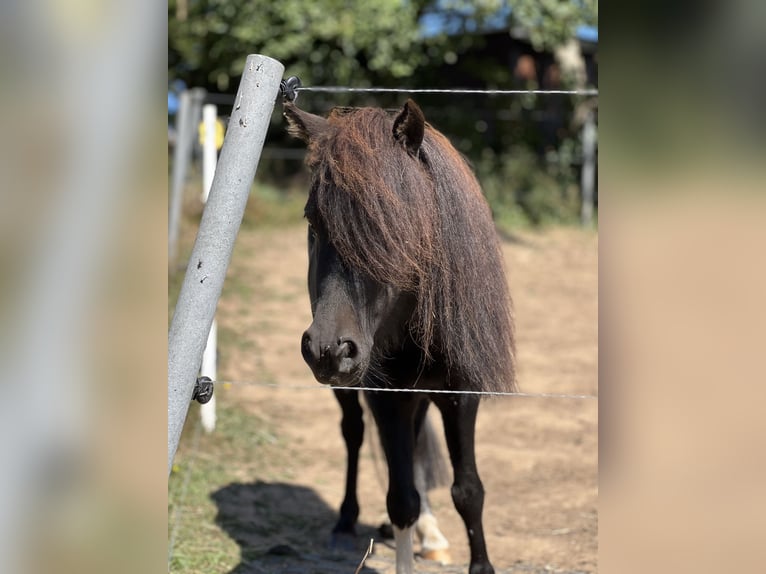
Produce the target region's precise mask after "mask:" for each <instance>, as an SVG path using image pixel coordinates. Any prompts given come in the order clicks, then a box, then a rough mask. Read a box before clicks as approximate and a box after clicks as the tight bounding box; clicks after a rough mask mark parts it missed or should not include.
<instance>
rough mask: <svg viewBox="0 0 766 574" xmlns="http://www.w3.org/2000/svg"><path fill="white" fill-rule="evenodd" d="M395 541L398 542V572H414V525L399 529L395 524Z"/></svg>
mask: <svg viewBox="0 0 766 574" xmlns="http://www.w3.org/2000/svg"><path fill="white" fill-rule="evenodd" d="M394 541H395V542H396V574H414V572H415V560H414V557H413V555H414V554H413V553H414V551H413V548H412V527H411V526H410V527H408V528H405V529H403V530H399V529H398V528H397V527H396V526H394Z"/></svg>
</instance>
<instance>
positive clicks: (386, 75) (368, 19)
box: [168, 0, 423, 91]
mask: <svg viewBox="0 0 766 574" xmlns="http://www.w3.org/2000/svg"><path fill="white" fill-rule="evenodd" d="M178 1H179V0H169V2H168V60H169V62H168V63H169V67H170V72H171V77H173V76H174V75H176V76H180V77H182V78H183V79H185V80H186V81H187V83H189V84H190V85H199V86H202V87H209V88H215V89H217V90H219V91H231V90H233V89H234V88H235V87H236V86H235V85H236V78H237V77H238V76H239V75H240V74H241V73H242V69H243V67H244V64H245V58H246V56H247V54H252V53H261V54H268V55H269V56H271V57H273V58H275V59H277V60H279V61H280V62H282V63H283V64H284V65H285V69H286V70H287V71H288V72H289V74H290V75H297V76H299V77H300V78H301V79H302V80H303V82H304V83H305V84H306V85H349V84H351V83H353V84H355V85H364V84H371V83H373V82H387V81H391V80H395V79H397V78H402V77H407V76H410V75H411V74H413V72H414V71H415V70H416V69H417V67H418V65H419V64H421V63H422V59H423V57H422V53H421V52H420V51H419V50H418V49H417V41H418V28H417V13H416V10H417V4H416V3H413V2H402V1H401V0H356V1H355V2H353V3H351V5H350V4H349V2H347V1H346V0H312V1H305V0H280V1H279V2H272V1H271V0H196V1H195V0H186V2H187V3H188V15H187V16H186V18H185V19H184V20H179V19H178V18H176V13H177V8H178Z"/></svg>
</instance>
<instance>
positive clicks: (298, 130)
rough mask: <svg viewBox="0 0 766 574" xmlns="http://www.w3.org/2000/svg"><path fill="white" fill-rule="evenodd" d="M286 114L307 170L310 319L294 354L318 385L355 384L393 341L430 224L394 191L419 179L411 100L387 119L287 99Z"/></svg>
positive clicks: (420, 130) (408, 309)
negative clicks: (305, 107) (305, 148)
mask: <svg viewBox="0 0 766 574" xmlns="http://www.w3.org/2000/svg"><path fill="white" fill-rule="evenodd" d="M365 112H366V113H365ZM285 117H286V118H287V120H288V124H289V131H290V133H291V134H293V135H295V136H297V137H299V138H301V139H303V140H304V141H306V142H307V143H308V145H309V158H308V163H309V167H310V168H311V170H312V185H311V192H310V194H309V199H308V202H307V204H306V209H305V216H306V219H307V220H308V223H309V230H308V251H309V273H308V286H309V295H310V298H311V311H312V315H313V317H314V320H313V322H312V324H311V326H310V327H309V328H308V329H307V330H306V332H305V333H304V334H303V339H302V343H301V351H302V354H303V358H304V359H305V360H306V362H307V363H308V365H309V366H310V367H311V369H312V371H313V373H314V375H315V377H316V378H317V380H319V381H320V382H322V383H325V384H333V385H351V384H359V383H361V381H362V379H363V377H364V376H365V374H367V373H368V372H369V371H370V367H371V366H372V367H373V369H372V370H373V371H374V366H375V363H376V357H380V356H381V355H383V354H385V353H386V350H387V349H391V348H396V347H399V346H401V344H402V343H403V338H404V337H406V336H408V329H409V322H410V320H411V318H412V316H413V314H414V313H415V310H416V302H417V300H416V296H415V292H416V291H417V283H418V275H419V274H421V275H422V274H423V273H424V270H423V269H421V268H420V267H422V265H423V263H424V262H423V261H422V257H420V255H419V254H417V253H416V251H417V250H419V249H421V248H422V247H425V246H426V245H427V243H428V239H427V237H425V236H424V235H425V234H427V232H428V229H427V228H428V227H430V225H428V226H426V225H423V224H424V223H426V222H425V221H420V219H422V218H420V217H418V216H417V215H416V214H415V213H413V209H412V208H413V207H414V206H415V205H417V203H416V202H414V201H413V202H412V203H410V204H407V203H405V202H402V199H403V198H402V194H403V193H407V192H408V191H415V190H414V189H413V188H414V187H416V186H418V185H420V186H421V191H422V186H423V185H426V184H427V182H426V181H425V178H426V175H425V173H424V172H422V170H421V171H418V170H417V159H416V157H417V154H418V150H419V147H420V145H421V143H422V141H423V134H424V130H425V120H424V118H423V114H422V112H421V111H420V108H418V107H417V105H416V104H415V103H414V102H412V101H408V102H407V103H406V104H405V106H404V108H403V109H402V110H401V111H400V112H399V114H398V115H397V116H396V117H395V118H391V117H389V116H388V114H386V113H385V112H384V111H382V110H371V109H367V110H358V111H353V112H348V113H343V112H339V111H337V110H336V111H335V112H333V113H332V114H331V115H330V117H329V118H322V117H319V116H315V115H313V114H309V113H306V112H304V111H302V110H300V109H298V108H296V107H295V106H294V105H292V104H286V105H285ZM402 172H408V175H407V173H402ZM403 187H406V188H407V189H403ZM412 199H413V200H414V199H415V198H412ZM414 211H417V210H414ZM391 218H393V219H394V220H396V221H397V226H396V227H398V228H399V229H398V231H399V234H398V235H396V236H395V235H392V232H396V229H391V228H390V226H389V225H387V220H390V219H391ZM424 243H425V244H426V245H424ZM410 245H412V246H414V248H413V247H410Z"/></svg>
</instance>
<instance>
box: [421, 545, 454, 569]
mask: <svg viewBox="0 0 766 574" xmlns="http://www.w3.org/2000/svg"><path fill="white" fill-rule="evenodd" d="M419 556H420V557H421V558H423V559H424V560H433V561H434V562H439V563H440V564H441V565H442V566H446V565H447V564H452V556H450V553H449V549H448V548H437V549H435V550H423V551H421V552H420V554H419Z"/></svg>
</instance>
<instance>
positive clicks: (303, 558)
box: [210, 481, 380, 574]
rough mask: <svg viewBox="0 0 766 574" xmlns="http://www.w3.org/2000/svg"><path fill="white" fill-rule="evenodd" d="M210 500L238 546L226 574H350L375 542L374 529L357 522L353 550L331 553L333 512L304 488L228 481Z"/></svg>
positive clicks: (372, 572)
mask: <svg viewBox="0 0 766 574" xmlns="http://www.w3.org/2000/svg"><path fill="white" fill-rule="evenodd" d="M210 498H211V499H212V500H213V501H214V502H215V504H216V505H217V507H218V513H217V515H216V524H218V526H220V527H221V528H222V529H223V530H224V531H225V532H226V533H227V534H228V535H229V536H230V537H231V538H232V539H233V540H234V541H235V542H236V543H237V544H239V547H240V556H241V562H240V564H238V565H237V566H236V567H235V568H234V569H233V570H231V572H230V573H229V574H261V573H266V572H269V573H271V572H280V573H283V574H319V573H328V574H335V573H342V572H347V573H348V574H353V572H354V571H355V569H356V567H357V566H358V565H359V562H360V561H361V559H362V556H364V550H365V548H366V545H367V544H368V543H369V540H370V538H375V539H376V543H377V542H378V540H379V538H380V537H379V535H378V534H377V530H376V529H375V528H374V527H373V526H370V525H365V524H359V525H357V540H356V545H355V549H353V550H334V549H331V548H330V544H329V543H330V532H331V530H332V527H333V525H334V524H335V521H336V520H337V511H336V510H335V509H333V508H330V507H329V506H327V504H326V503H325V502H324V501H323V500H322V499H321V498H320V497H319V495H317V493H316V492H315V491H314V490H312V489H310V488H307V487H305V486H298V485H294V484H285V483H269V482H262V481H258V482H254V483H247V484H243V483H233V484H229V485H228V486H225V487H223V488H221V489H219V490H217V491H215V492H213V493H212V494H211V495H210ZM361 572H363V573H365V574H375V573H379V570H375V569H371V568H367V567H365V568H364V569H362V571H361Z"/></svg>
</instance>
